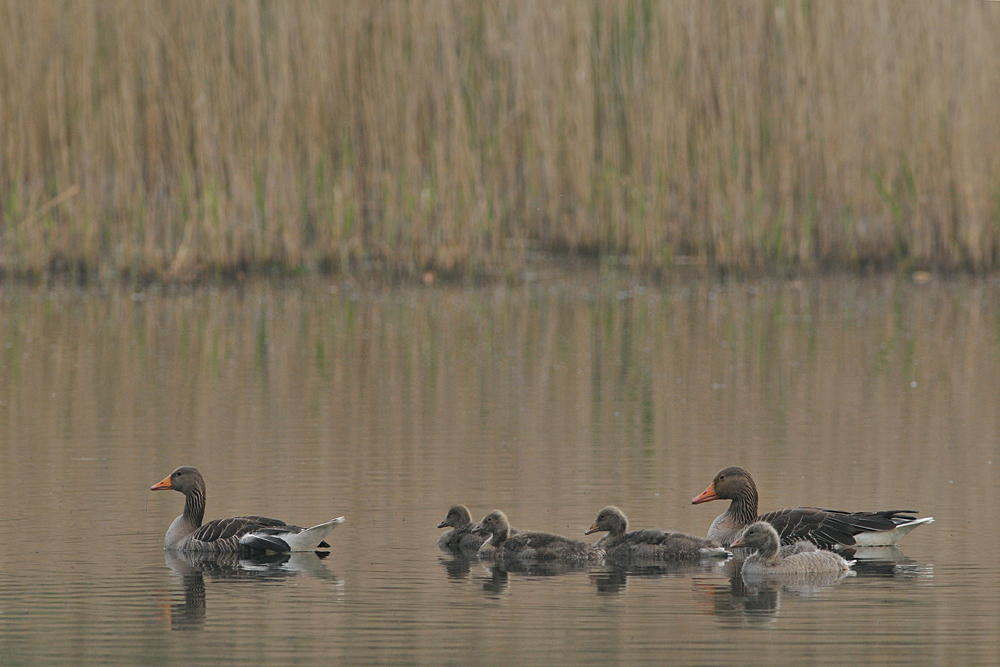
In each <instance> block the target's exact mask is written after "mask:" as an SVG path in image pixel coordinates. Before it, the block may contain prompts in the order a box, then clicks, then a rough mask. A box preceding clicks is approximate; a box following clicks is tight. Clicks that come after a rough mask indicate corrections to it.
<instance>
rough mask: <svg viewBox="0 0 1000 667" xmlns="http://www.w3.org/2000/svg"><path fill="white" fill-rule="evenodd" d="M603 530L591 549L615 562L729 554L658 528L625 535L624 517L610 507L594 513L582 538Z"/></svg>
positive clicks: (707, 543)
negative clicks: (600, 552) (602, 552)
mask: <svg viewBox="0 0 1000 667" xmlns="http://www.w3.org/2000/svg"><path fill="white" fill-rule="evenodd" d="M602 531H606V532H607V533H608V534H607V535H605V536H604V537H602V538H601V539H599V540H597V542H596V544H595V545H594V546H596V547H599V548H601V549H603V550H604V554H605V557H606V558H607V559H609V560H616V561H626V562H630V561H636V560H652V561H672V560H691V559H695V558H726V557H728V556H729V555H730V554H729V552H728V551H726V550H725V549H723V548H721V547H720V546H719V545H718V544H716V543H715V542H712V541H710V540H706V539H702V538H700V537H695V536H694V535H688V534H687V533H677V532H674V531H666V530H659V529H656V528H654V529H650V530H633V531H631V532H628V517H626V516H625V513H624V512H622V511H621V510H620V509H618V508H617V507H615V506H614V505H608V506H607V507H605V508H604V509H602V510H601V511H600V512H598V513H597V518H596V519H594V523H593V525H591V526H590V528H588V529H587V530H586V531H584V535H590V534H591V533H598V532H602Z"/></svg>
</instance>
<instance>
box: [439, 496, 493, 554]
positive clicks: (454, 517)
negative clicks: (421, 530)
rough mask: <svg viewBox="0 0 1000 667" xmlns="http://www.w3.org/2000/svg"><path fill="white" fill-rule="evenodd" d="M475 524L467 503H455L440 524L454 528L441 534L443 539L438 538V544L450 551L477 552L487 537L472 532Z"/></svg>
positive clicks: (443, 526)
mask: <svg viewBox="0 0 1000 667" xmlns="http://www.w3.org/2000/svg"><path fill="white" fill-rule="evenodd" d="M474 525H475V524H473V523H472V514H470V513H469V508H468V507H466V506H465V505H455V506H454V507H452V508H451V509H450V510H448V514H446V515H445V517H444V521H442V522H441V523H439V524H438V528H449V527H450V528H452V530H449V531H448V532H447V533H445V534H444V535H442V536H441V539H439V540H438V546H439V547H441V548H442V549H445V550H448V551H456V552H459V553H476V552H477V551H479V547H481V546H482V545H483V542H485V541H486V538H485V537H484V536H483V535H479V534H476V533H474V532H472V527H473V526H474Z"/></svg>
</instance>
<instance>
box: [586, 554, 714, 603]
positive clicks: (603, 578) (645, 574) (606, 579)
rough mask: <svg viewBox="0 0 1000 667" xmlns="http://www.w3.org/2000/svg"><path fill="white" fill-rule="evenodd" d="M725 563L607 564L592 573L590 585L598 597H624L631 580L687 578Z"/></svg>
mask: <svg viewBox="0 0 1000 667" xmlns="http://www.w3.org/2000/svg"><path fill="white" fill-rule="evenodd" d="M722 563H723V561H719V560H709V559H705V560H703V561H701V562H680V563H677V562H674V563H664V562H663V561H660V560H655V559H651V560H649V561H647V562H644V561H642V560H633V562H631V563H629V564H628V565H623V564H620V563H605V565H604V567H601V568H594V569H593V570H591V572H590V583H592V584H594V586H595V587H596V588H597V594H598V595H622V594H623V593H625V591H626V590H627V589H628V580H629V579H630V578H639V579H658V578H666V577H675V578H676V577H687V576H689V575H692V574H703V573H706V572H711V571H712V570H713V569H714V570H718V569H719V567H720V566H721V565H722Z"/></svg>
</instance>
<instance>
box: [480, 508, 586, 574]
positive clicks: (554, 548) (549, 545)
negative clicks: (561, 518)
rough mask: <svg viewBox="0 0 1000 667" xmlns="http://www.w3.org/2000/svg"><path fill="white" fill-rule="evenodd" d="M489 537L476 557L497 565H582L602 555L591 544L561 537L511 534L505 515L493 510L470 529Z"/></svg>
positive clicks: (533, 533)
mask: <svg viewBox="0 0 1000 667" xmlns="http://www.w3.org/2000/svg"><path fill="white" fill-rule="evenodd" d="M473 531H474V532H476V533H482V534H486V535H488V537H487V538H486V541H485V542H483V545H482V546H481V547H479V557H480V558H485V559H489V560H496V561H512V560H561V561H567V562H574V561H575V562H582V561H588V560H598V559H600V558H601V557H602V556H603V555H604V552H603V551H602V550H601V549H599V548H598V547H595V546H594V545H592V544H587V543H586V542H581V541H578V540H571V539H569V538H566V537H563V536H562V535H553V534H552V533H538V532H534V531H528V530H522V531H518V532H517V533H516V534H511V532H510V523H508V521H507V515H506V514H504V513H503V512H501V511H500V510H493V511H492V512H490V513H489V514H487V515H486V516H485V517H483V520H482V521H480V522H479V523H477V524H476V525H475V526H474V527H473Z"/></svg>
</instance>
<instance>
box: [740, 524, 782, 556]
mask: <svg viewBox="0 0 1000 667" xmlns="http://www.w3.org/2000/svg"><path fill="white" fill-rule="evenodd" d="M733 546H734V547H746V548H747V549H754V550H756V551H757V552H759V553H761V554H771V553H777V552H778V549H779V548H780V546H781V540H780V539H779V538H778V531H776V530H775V529H774V526H772V525H771V524H769V523H767V522H766V521H758V522H756V523H752V524H750V525H749V526H747V529H746V530H744V531H743V534H742V535H740V537H739V538H738V539H737V540H736V541H735V542H733Z"/></svg>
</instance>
